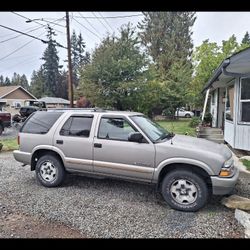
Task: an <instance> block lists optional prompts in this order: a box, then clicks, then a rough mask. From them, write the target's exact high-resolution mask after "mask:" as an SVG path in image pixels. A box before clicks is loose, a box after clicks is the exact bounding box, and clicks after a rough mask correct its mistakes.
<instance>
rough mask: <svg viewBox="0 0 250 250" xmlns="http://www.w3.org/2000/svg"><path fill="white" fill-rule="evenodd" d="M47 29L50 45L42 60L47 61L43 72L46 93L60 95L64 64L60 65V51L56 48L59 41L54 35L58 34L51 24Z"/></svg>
mask: <svg viewBox="0 0 250 250" xmlns="http://www.w3.org/2000/svg"><path fill="white" fill-rule="evenodd" d="M47 30H48V34H47V38H48V47H47V48H46V50H45V52H44V53H43V57H42V60H44V61H45V62H44V64H43V73H44V80H45V93H44V94H45V95H47V96H55V97H60V95H59V88H60V83H59V78H60V72H59V69H60V68H62V66H60V65H59V57H58V51H57V48H56V45H57V42H56V40H54V36H56V34H55V32H54V31H53V29H52V28H51V27H50V26H49V25H48V28H47Z"/></svg>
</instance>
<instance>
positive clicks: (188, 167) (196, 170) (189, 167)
mask: <svg viewBox="0 0 250 250" xmlns="http://www.w3.org/2000/svg"><path fill="white" fill-rule="evenodd" d="M177 169H178V170H191V171H192V172H194V173H196V174H198V175H199V176H200V177H202V178H203V179H204V180H205V182H206V184H207V186H208V187H209V188H211V187H212V181H211V178H210V175H209V174H208V173H207V172H206V171H205V170H204V169H202V168H200V167H198V166H195V165H191V164H184V163H178V164H170V165H167V166H165V167H164V168H163V169H162V170H161V172H160V174H159V178H158V188H159V187H160V186H161V183H162V180H163V178H164V176H165V175H166V174H168V173H169V172H171V171H173V170H177Z"/></svg>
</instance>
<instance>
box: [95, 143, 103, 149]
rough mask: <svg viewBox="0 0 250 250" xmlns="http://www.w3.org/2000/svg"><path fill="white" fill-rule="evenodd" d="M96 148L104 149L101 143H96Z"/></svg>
mask: <svg viewBox="0 0 250 250" xmlns="http://www.w3.org/2000/svg"><path fill="white" fill-rule="evenodd" d="M94 147H95V148H101V147H102V144H101V143H94Z"/></svg>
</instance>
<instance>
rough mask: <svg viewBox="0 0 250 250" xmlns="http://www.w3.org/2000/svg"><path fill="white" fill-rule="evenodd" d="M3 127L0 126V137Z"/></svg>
mask: <svg viewBox="0 0 250 250" xmlns="http://www.w3.org/2000/svg"><path fill="white" fill-rule="evenodd" d="M3 130H4V127H3V125H2V124H0V135H1V134H2V133H3Z"/></svg>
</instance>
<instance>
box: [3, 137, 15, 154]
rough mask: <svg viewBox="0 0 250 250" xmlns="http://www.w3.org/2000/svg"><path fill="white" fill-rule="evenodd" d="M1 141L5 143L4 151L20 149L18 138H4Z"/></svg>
mask: <svg viewBox="0 0 250 250" xmlns="http://www.w3.org/2000/svg"><path fill="white" fill-rule="evenodd" d="M0 143H2V144H3V148H2V151H13V150H15V149H18V144H17V139H4V140H0Z"/></svg>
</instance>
